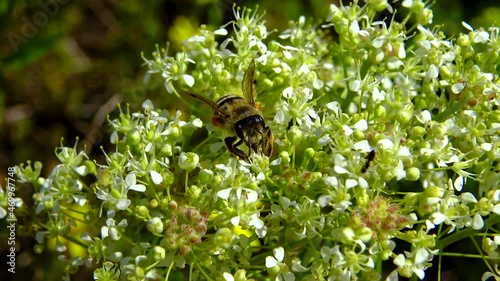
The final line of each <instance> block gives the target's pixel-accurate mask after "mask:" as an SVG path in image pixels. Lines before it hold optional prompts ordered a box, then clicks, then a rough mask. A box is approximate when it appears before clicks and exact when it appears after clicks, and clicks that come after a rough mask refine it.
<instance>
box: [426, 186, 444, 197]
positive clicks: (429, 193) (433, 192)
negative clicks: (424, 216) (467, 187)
mask: <svg viewBox="0 0 500 281" xmlns="http://www.w3.org/2000/svg"><path fill="white" fill-rule="evenodd" d="M424 195H425V196H426V197H441V196H442V195H443V191H442V190H441V188H439V187H437V186H429V187H428V188H426V189H425V190H424Z"/></svg>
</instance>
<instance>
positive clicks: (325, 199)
mask: <svg viewBox="0 0 500 281" xmlns="http://www.w3.org/2000/svg"><path fill="white" fill-rule="evenodd" d="M331 200H332V196H330V195H321V196H320V197H318V205H319V206H320V207H321V208H323V207H326V206H327V205H328V202H330V201H331Z"/></svg>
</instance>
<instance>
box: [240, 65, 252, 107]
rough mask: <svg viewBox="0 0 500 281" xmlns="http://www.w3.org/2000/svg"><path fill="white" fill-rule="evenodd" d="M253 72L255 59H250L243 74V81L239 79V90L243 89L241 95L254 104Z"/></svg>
mask: <svg viewBox="0 0 500 281" xmlns="http://www.w3.org/2000/svg"><path fill="white" fill-rule="evenodd" d="M254 74H255V61H254V60H253V59H252V62H250V65H249V66H248V69H247V71H246V72H245V75H243V81H241V90H242V91H243V96H245V99H246V100H247V102H248V103H249V104H250V105H252V106H255V99H254V90H253V76H254Z"/></svg>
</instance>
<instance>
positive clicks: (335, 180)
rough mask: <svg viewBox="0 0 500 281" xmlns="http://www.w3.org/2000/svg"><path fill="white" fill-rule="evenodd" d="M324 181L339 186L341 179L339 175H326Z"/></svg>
mask: <svg viewBox="0 0 500 281" xmlns="http://www.w3.org/2000/svg"><path fill="white" fill-rule="evenodd" d="M324 181H325V183H326V184H327V185H329V186H333V187H338V186H339V181H338V180H337V177H326V178H325V180H324Z"/></svg>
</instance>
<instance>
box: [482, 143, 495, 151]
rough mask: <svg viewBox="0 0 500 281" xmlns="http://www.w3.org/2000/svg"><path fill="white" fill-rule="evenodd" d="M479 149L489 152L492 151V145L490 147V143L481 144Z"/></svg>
mask: <svg viewBox="0 0 500 281" xmlns="http://www.w3.org/2000/svg"><path fill="white" fill-rule="evenodd" d="M481 148H482V149H483V150H485V151H491V149H493V145H491V143H483V144H481Z"/></svg>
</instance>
